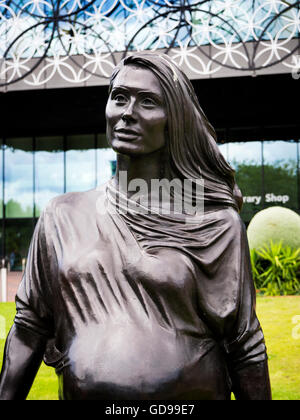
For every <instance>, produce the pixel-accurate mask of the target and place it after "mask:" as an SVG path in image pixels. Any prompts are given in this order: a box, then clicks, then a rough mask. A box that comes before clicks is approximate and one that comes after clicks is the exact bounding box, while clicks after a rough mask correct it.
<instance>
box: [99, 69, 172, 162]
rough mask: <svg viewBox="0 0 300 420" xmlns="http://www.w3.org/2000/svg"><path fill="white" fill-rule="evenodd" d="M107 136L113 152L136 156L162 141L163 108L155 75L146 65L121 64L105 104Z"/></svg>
mask: <svg viewBox="0 0 300 420" xmlns="http://www.w3.org/2000/svg"><path fill="white" fill-rule="evenodd" d="M106 121H107V137H108V141H109V143H110V145H111V147H112V148H113V149H114V150H115V152H117V153H122V154H127V155H132V156H139V155H143V154H147V153H152V152H155V151H157V150H159V149H161V148H162V147H163V146H164V145H165V142H166V139H165V130H166V125H167V111H166V107H165V103H164V96H163V91H162V88H161V86H160V83H159V81H158V79H157V78H156V77H155V75H154V74H153V73H152V72H151V71H150V70H147V69H144V68H140V67H135V66H125V67H124V68H123V69H122V70H121V71H120V72H119V73H118V75H117V77H116V79H115V80H114V83H113V87H112V91H111V94H110V96H109V99H108V102H107V106H106Z"/></svg>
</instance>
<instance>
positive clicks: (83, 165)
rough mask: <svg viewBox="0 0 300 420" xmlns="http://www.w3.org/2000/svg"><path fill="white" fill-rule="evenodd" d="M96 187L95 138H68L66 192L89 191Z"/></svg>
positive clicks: (90, 136)
mask: <svg viewBox="0 0 300 420" xmlns="http://www.w3.org/2000/svg"><path fill="white" fill-rule="evenodd" d="M95 187H96V149H95V136H94V135H76V136H68V137H67V151H66V192H70V191H88V190H90V189H93V188H95Z"/></svg>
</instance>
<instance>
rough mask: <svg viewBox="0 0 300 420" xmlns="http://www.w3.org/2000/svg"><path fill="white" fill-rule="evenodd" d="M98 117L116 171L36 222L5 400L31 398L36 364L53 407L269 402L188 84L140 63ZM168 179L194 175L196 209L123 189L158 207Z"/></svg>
mask: <svg viewBox="0 0 300 420" xmlns="http://www.w3.org/2000/svg"><path fill="white" fill-rule="evenodd" d="M106 119H107V137H108V141H109V142H110V145H111V147H112V148H113V149H114V150H115V152H116V153H117V172H116V175H115V177H114V178H113V179H112V180H110V181H109V182H108V183H107V184H105V185H104V186H102V187H101V188H99V189H95V190H92V191H88V192H83V193H68V194H65V195H63V196H60V197H57V198H55V199H54V200H52V201H51V202H50V203H49V205H48V206H47V208H46V209H45V211H44V212H43V214H42V215H41V217H40V219H39V221H38V224H37V226H36V229H35V233H34V236H33V239H32V242H31V246H30V250H29V256H28V262H27V266H26V270H25V273H24V276H23V280H22V283H21V285H20V288H19V290H18V293H17V296H16V306H17V314H16V317H15V321H14V325H13V327H12V329H11V331H10V333H9V335H8V338H7V341H6V346H5V355H4V363H3V368H2V372H1V381H0V399H2V400H5V399H8V400H10V399H25V398H26V396H27V394H28V392H29V390H30V388H31V385H32V383H33V380H34V377H35V375H36V372H37V370H38V368H39V366H40V363H41V361H42V359H43V358H44V361H45V362H46V363H47V364H48V365H51V366H53V367H54V368H55V369H56V373H57V375H58V380H59V396H60V399H66V400H89V399H90V400H91V399H94V400H112V399H113V400H228V399H230V398H231V392H233V393H234V394H235V396H236V398H237V399H241V400H255V399H256V400H268V399H271V390H270V382H269V374H268V364H267V354H266V347H265V342H264V336H263V332H262V330H261V327H260V324H259V321H258V319H257V316H256V312H255V290H254V285H253V280H252V276H251V265H250V258H249V249H248V242H247V236H246V232H245V227H244V225H243V223H242V221H241V219H240V216H239V205H240V201H241V197H240V195H239V194H238V189H237V187H236V185H235V178H234V171H233V170H232V168H231V167H230V166H229V165H228V164H227V162H226V161H225V160H224V158H223V157H222V155H221V153H220V151H219V149H218V146H217V144H216V140H215V138H216V137H215V132H214V130H213V128H212V126H211V125H210V124H209V122H208V121H207V119H206V117H205V115H204V113H203V111H202V109H201V107H200V105H199V103H198V100H197V97H196V95H195V93H194V90H193V88H192V85H191V83H190V81H189V80H188V78H187V77H186V76H185V75H184V74H183V73H182V71H181V70H180V69H179V68H177V66H176V65H175V64H174V63H173V62H172V61H171V60H170V59H169V58H168V57H167V56H165V55H156V54H149V53H148V54H147V53H137V54H134V55H132V56H130V57H128V58H126V59H125V60H123V61H122V62H121V63H120V64H119V65H118V66H117V68H116V69H115V71H114V73H113V75H112V78H111V84H110V89H109V99H108V103H107V107H106ZM122 174H123V175H124V174H126V178H127V184H126V183H125V184H124V182H121V175H122ZM162 179H164V180H167V181H169V182H171V181H173V180H175V179H176V180H177V181H178V184H180V182H181V183H182V184H181V185H184V180H187V179H188V180H192V181H195V182H196V181H197V180H199V179H201V180H202V185H203V186H204V189H202V195H201V197H200V194H199V190H198V189H197V188H192V189H191V190H190V196H191V197H190V198H191V202H192V203H197V202H200V203H202V207H201V206H200V207H199V208H201V209H202V211H199V208H198V207H195V208H196V210H195V211H194V213H192V212H186V211H185V209H183V210H182V212H181V213H180V212H178V211H176V208H175V206H174V202H175V200H176V196H175V195H174V194H170V195H169V201H170V203H171V205H170V207H169V209H170V211H169V213H167V212H165V211H163V210H164V209H165V208H166V204H168V203H166V202H165V201H166V196H163V194H156V195H155V194H154V196H155V200H153V201H151V204H149V206H148V207H147V205H146V206H145V205H144V201H143V203H141V200H139V199H138V200H136V197H134V195H133V194H132V192H131V191H129V189H128V184H129V183H130V182H134V181H136V180H142V182H143V183H144V184H143V185H145V186H146V187H147V193H146V196H147V197H146V198H149V197H150V196H151V198H153V197H152V195H153V194H152V193H153V191H152V190H151V188H152V187H153V180H159V181H161V180H162ZM152 189H153V188H152ZM179 196H180V194H179ZM141 197H142V198H143V199H145V196H143V195H140V198H141ZM177 198H178V197H177ZM133 202H134V203H135V205H134V206H132V203H133ZM148 202H149V201H148ZM153 203H154V204H153ZM170 203H169V204H170ZM142 210H143V211H142ZM145 210H146V211H145Z"/></svg>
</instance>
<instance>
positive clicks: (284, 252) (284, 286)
mask: <svg viewBox="0 0 300 420" xmlns="http://www.w3.org/2000/svg"><path fill="white" fill-rule="evenodd" d="M251 264H252V273H253V278H254V282H255V286H256V289H258V290H259V291H260V293H262V294H263V295H265V296H279V295H281V296H286V295H300V248H297V249H294V248H291V247H290V246H283V245H282V243H281V242H280V243H273V242H272V241H271V242H270V245H268V246H265V247H264V248H261V249H259V250H255V249H252V250H251Z"/></svg>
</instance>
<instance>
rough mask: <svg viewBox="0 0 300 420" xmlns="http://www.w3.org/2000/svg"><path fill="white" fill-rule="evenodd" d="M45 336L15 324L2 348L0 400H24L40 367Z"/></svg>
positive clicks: (45, 341) (45, 342)
mask: <svg viewBox="0 0 300 420" xmlns="http://www.w3.org/2000/svg"><path fill="white" fill-rule="evenodd" d="M46 344H47V338H46V337H44V336H42V335H40V334H37V333H35V332H33V331H31V330H29V329H26V328H23V327H20V326H18V325H16V324H14V325H13V327H12V328H11V330H10V332H9V335H8V337H7V340H6V344H5V349H4V358H3V366H2V371H1V376H0V400H25V399H26V397H27V395H28V393H29V391H30V388H31V386H32V383H33V381H34V378H35V376H36V373H37V371H38V369H39V367H40V364H41V361H42V358H43V354H44V351H45V347H46Z"/></svg>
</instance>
